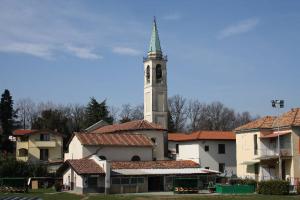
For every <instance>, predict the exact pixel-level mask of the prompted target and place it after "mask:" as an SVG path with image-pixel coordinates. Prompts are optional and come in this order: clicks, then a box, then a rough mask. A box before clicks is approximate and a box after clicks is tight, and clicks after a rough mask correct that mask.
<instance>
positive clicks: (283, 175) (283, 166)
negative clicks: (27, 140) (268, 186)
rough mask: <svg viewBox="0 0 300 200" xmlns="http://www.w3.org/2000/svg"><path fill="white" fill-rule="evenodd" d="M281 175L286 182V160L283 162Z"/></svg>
mask: <svg viewBox="0 0 300 200" xmlns="http://www.w3.org/2000/svg"><path fill="white" fill-rule="evenodd" d="M281 175H282V179H283V180H285V176H286V173H285V160H282V161H281Z"/></svg>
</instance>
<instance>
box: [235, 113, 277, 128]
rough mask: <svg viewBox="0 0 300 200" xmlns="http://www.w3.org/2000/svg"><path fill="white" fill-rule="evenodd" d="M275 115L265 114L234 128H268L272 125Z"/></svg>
mask: <svg viewBox="0 0 300 200" xmlns="http://www.w3.org/2000/svg"><path fill="white" fill-rule="evenodd" d="M275 119H276V117H272V116H266V117H263V118H260V119H257V120H254V121H252V122H249V123H248V124H245V125H243V126H240V127H238V128H236V129H235V131H242V130H251V129H270V128H272V126H273V123H274V120H275Z"/></svg>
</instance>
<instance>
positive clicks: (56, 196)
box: [0, 189, 300, 200]
mask: <svg viewBox="0 0 300 200" xmlns="http://www.w3.org/2000/svg"><path fill="white" fill-rule="evenodd" d="M12 195H13V196H22V197H25V196H26V197H40V198H42V199H43V200H80V199H82V200H101V199H105V200H150V199H154V200H156V199H157V200H158V199H163V200H171V199H175V200H182V199H183V200H198V199H199V200H254V199H255V200H267V199H270V200H283V199H284V200H296V199H297V200H300V196H299V195H291V196H270V195H170V196H165V195H163V196H150V195H147V196H141V195H138V194H136V195H106V196H104V195H76V194H70V193H66V192H60V193H56V192H54V191H53V190H49V189H47V190H35V191H29V193H27V194H0V197H3V196H12Z"/></svg>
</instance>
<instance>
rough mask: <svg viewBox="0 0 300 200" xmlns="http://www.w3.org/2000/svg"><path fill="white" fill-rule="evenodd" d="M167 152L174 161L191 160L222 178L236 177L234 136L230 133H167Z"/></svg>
mask: <svg viewBox="0 0 300 200" xmlns="http://www.w3.org/2000/svg"><path fill="white" fill-rule="evenodd" d="M168 140H169V152H170V156H171V157H172V158H173V159H175V160H192V161H194V162H196V163H198V164H200V166H201V167H204V168H206V169H212V170H217V171H219V172H221V173H222V174H221V175H223V176H227V177H230V176H233V175H236V143H235V134H234V133H233V132H231V131H196V132H193V133H190V134H185V133H169V134H168Z"/></svg>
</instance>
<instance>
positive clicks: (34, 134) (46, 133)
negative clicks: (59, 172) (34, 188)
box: [13, 129, 63, 172]
mask: <svg viewBox="0 0 300 200" xmlns="http://www.w3.org/2000/svg"><path fill="white" fill-rule="evenodd" d="M13 135H14V136H15V137H16V159H17V160H22V161H25V162H30V163H43V164H47V165H48V169H49V172H55V171H56V169H57V168H58V167H59V165H60V164H61V163H62V162H63V137H62V135H61V134H60V133H58V132H56V131H50V130H22V129H19V130H16V131H14V133H13Z"/></svg>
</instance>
